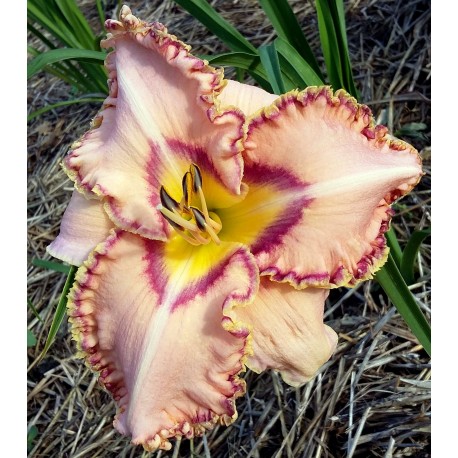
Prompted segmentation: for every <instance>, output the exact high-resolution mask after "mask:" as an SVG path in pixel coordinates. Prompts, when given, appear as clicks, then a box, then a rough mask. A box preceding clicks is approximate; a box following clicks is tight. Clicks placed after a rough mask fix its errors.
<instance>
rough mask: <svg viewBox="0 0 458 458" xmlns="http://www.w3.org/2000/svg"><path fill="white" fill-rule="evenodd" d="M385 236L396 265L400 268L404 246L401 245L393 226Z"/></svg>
mask: <svg viewBox="0 0 458 458" xmlns="http://www.w3.org/2000/svg"><path fill="white" fill-rule="evenodd" d="M385 236H386V241H387V243H388V246H389V247H390V254H391V255H392V256H393V259H394V262H395V263H396V266H397V267H398V269H400V268H401V260H402V248H401V245H399V242H398V239H397V237H396V234H395V233H394V230H393V226H391V227H390V229H389V230H388V232H386V233H385Z"/></svg>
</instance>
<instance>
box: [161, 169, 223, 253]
mask: <svg viewBox="0 0 458 458" xmlns="http://www.w3.org/2000/svg"><path fill="white" fill-rule="evenodd" d="M181 185H182V190H183V197H182V198H181V200H180V202H178V201H176V200H175V199H174V198H173V197H171V196H170V194H169V193H168V192H167V191H166V190H165V188H164V186H161V189H160V191H159V196H160V199H161V203H160V205H158V207H157V209H158V210H159V211H160V212H161V213H162V216H163V217H164V218H165V219H166V220H167V221H168V223H169V224H170V225H171V226H172V227H173V228H174V229H175V231H176V232H177V233H178V234H179V235H181V237H183V238H184V239H185V240H186V241H187V242H189V243H190V244H191V245H196V246H197V245H207V244H208V243H210V242H212V241H213V242H215V243H216V244H217V245H219V244H220V243H221V241H220V239H219V237H218V233H219V232H220V230H221V228H222V225H221V220H220V219H219V217H218V215H216V214H215V213H213V212H209V210H208V207H207V202H206V200H205V196H204V192H203V190H202V173H201V172H200V169H199V167H198V166H197V165H196V164H191V166H190V167H189V171H188V172H186V173H185V174H184V175H183V179H182V181H181ZM196 202H198V203H200V205H199V207H200V208H198V207H197V206H195V205H192V203H194V204H195V203H196Z"/></svg>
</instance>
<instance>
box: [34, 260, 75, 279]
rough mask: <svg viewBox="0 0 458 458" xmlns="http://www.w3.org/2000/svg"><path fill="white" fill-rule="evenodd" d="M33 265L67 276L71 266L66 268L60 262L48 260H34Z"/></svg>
mask: <svg viewBox="0 0 458 458" xmlns="http://www.w3.org/2000/svg"><path fill="white" fill-rule="evenodd" d="M32 265H34V266H37V267H43V268H45V269H48V270H54V272H61V273H63V274H67V275H68V274H69V273H70V266H66V265H65V264H62V263H60V262H55V261H48V260H46V259H38V258H33V259H32Z"/></svg>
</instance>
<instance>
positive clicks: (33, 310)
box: [27, 299, 43, 323]
mask: <svg viewBox="0 0 458 458" xmlns="http://www.w3.org/2000/svg"><path fill="white" fill-rule="evenodd" d="M27 305H28V306H29V307H30V309H31V310H32V313H33V314H34V315H35V318H37V320H38V321H41V322H42V323H43V319H42V318H41V316H40V314H39V313H38V310H37V309H36V308H35V306H34V305H33V304H32V301H31V300H30V299H27Z"/></svg>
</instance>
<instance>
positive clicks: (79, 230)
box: [46, 191, 114, 266]
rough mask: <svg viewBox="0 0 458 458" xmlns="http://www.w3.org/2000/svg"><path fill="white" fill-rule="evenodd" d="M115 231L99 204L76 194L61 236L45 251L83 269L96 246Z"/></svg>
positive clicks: (64, 221)
mask: <svg viewBox="0 0 458 458" xmlns="http://www.w3.org/2000/svg"><path fill="white" fill-rule="evenodd" d="M112 227H114V226H113V223H112V222H111V221H110V220H109V219H108V216H107V214H106V213H105V211H104V210H103V203H102V202H101V201H100V200H96V199H86V198H85V197H84V196H83V195H82V194H80V193H79V192H78V191H73V194H72V197H71V199H70V202H69V204H68V207H67V209H66V210H65V213H64V216H63V217H62V222H61V225H60V232H59V235H58V236H57V238H56V239H55V240H54V241H53V242H52V243H51V244H50V245H49V246H48V247H47V248H46V251H47V252H48V253H49V254H50V255H51V256H54V257H55V258H58V259H61V260H62V261H65V262H68V263H69V264H72V265H74V266H80V265H81V264H82V263H83V261H84V260H85V259H87V257H88V256H89V253H90V252H91V251H92V250H93V249H94V248H95V246H96V245H97V244H99V243H100V242H103V241H104V240H105V239H106V238H107V237H108V234H109V232H110V229H111V228H112Z"/></svg>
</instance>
